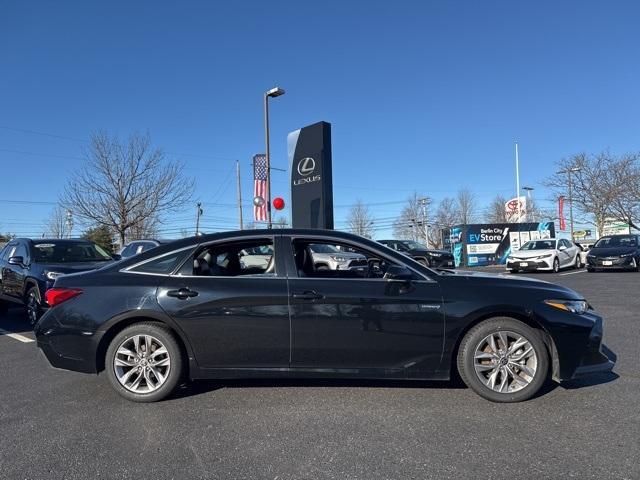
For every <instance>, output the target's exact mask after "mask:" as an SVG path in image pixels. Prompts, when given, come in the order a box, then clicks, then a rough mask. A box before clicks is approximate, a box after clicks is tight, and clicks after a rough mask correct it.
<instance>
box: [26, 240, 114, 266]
mask: <svg viewBox="0 0 640 480" xmlns="http://www.w3.org/2000/svg"><path fill="white" fill-rule="evenodd" d="M33 246H34V252H35V258H34V259H35V261H36V262H39V263H71V262H104V261H107V260H111V257H110V256H109V254H108V253H107V252H105V251H104V250H103V249H102V248H100V247H99V246H98V245H95V244H93V243H89V242H68V241H65V242H46V243H36V244H34V245H33Z"/></svg>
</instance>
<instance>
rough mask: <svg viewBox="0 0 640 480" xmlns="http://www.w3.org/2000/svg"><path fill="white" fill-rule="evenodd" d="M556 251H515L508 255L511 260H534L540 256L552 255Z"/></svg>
mask: <svg viewBox="0 0 640 480" xmlns="http://www.w3.org/2000/svg"><path fill="white" fill-rule="evenodd" d="M555 252H556V251H555V250H553V249H550V248H549V249H545V250H515V251H513V252H511V253H510V254H509V256H510V257H512V258H535V257H541V256H542V255H549V254H554V253H555Z"/></svg>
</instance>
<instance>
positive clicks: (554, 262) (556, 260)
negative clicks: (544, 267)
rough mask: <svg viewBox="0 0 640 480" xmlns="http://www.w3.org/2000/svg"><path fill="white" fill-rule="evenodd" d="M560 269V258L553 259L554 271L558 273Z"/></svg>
mask: <svg viewBox="0 0 640 480" xmlns="http://www.w3.org/2000/svg"><path fill="white" fill-rule="evenodd" d="M559 271H560V260H558V257H556V258H554V259H553V273H558V272H559Z"/></svg>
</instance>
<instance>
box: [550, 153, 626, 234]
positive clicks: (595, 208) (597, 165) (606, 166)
mask: <svg viewBox="0 0 640 480" xmlns="http://www.w3.org/2000/svg"><path fill="white" fill-rule="evenodd" d="M556 165H557V167H558V171H559V172H561V173H555V174H554V175H552V176H550V177H549V178H547V180H546V181H545V185H546V186H548V187H550V188H551V189H552V190H553V192H554V193H555V198H557V197H559V196H560V195H563V196H564V197H565V198H567V200H568V199H569V175H571V184H572V195H571V196H572V198H573V205H574V207H576V208H577V209H578V210H579V211H580V212H582V213H584V214H587V215H588V216H589V217H590V220H589V222H590V223H592V224H593V225H594V226H595V227H596V230H597V231H598V235H602V231H603V229H604V223H605V220H606V219H607V218H608V217H610V216H611V215H612V203H613V197H614V196H615V195H616V193H617V189H616V188H612V184H611V181H610V180H609V176H610V173H611V172H610V170H611V168H614V167H613V165H612V161H611V157H610V155H609V154H608V153H607V152H603V153H600V154H598V155H596V156H589V155H587V154H585V153H578V154H576V155H573V156H571V157H569V158H563V159H562V160H560V161H559V162H557V164H556Z"/></svg>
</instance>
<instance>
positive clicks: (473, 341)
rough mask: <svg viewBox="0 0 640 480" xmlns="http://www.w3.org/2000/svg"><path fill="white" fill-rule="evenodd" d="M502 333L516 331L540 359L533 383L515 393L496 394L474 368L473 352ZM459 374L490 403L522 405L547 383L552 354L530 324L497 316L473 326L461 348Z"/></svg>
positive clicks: (459, 352) (459, 351)
mask: <svg viewBox="0 0 640 480" xmlns="http://www.w3.org/2000/svg"><path fill="white" fill-rule="evenodd" d="M499 331H508V332H513V333H515V334H517V335H521V336H523V337H525V338H526V339H527V340H528V341H529V343H530V344H531V346H532V347H533V351H534V352H535V354H536V356H537V361H538V364H537V368H536V370H535V374H534V375H533V377H532V379H531V381H530V383H529V384H528V385H527V386H525V387H524V388H522V389H520V390H518V391H515V392H504V393H500V392H496V391H494V390H492V389H491V388H490V387H488V386H487V385H485V384H484V383H483V382H482V381H481V380H480V378H479V374H477V373H476V371H475V367H474V353H475V350H476V348H477V347H478V346H479V345H480V344H481V343H482V342H483V341H484V339H485V338H486V337H487V336H489V335H490V334H492V333H496V332H499ZM457 365H458V372H459V374H460V378H461V379H462V381H463V382H464V383H465V384H466V385H467V386H468V387H469V388H470V389H472V390H473V391H474V392H476V393H477V394H478V395H480V396H481V397H483V398H486V399H487V400H490V401H492V402H498V403H513V402H522V401H524V400H528V399H530V398H531V397H533V396H534V395H535V394H536V393H537V392H538V391H539V390H540V388H541V387H542V386H543V385H544V383H545V381H546V380H547V376H548V373H549V353H548V352H547V348H546V347H545V344H544V342H543V341H542V337H541V335H540V332H539V331H537V330H535V329H533V328H531V327H529V326H528V325H526V324H524V323H522V322H520V321H519V320H515V319H513V318H509V317H496V318H491V319H488V320H485V321H483V322H481V323H479V324H478V325H476V326H475V327H473V328H472V329H471V330H469V332H467V334H466V335H465V336H464V338H463V339H462V342H461V343H460V347H459V349H458V358H457Z"/></svg>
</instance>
